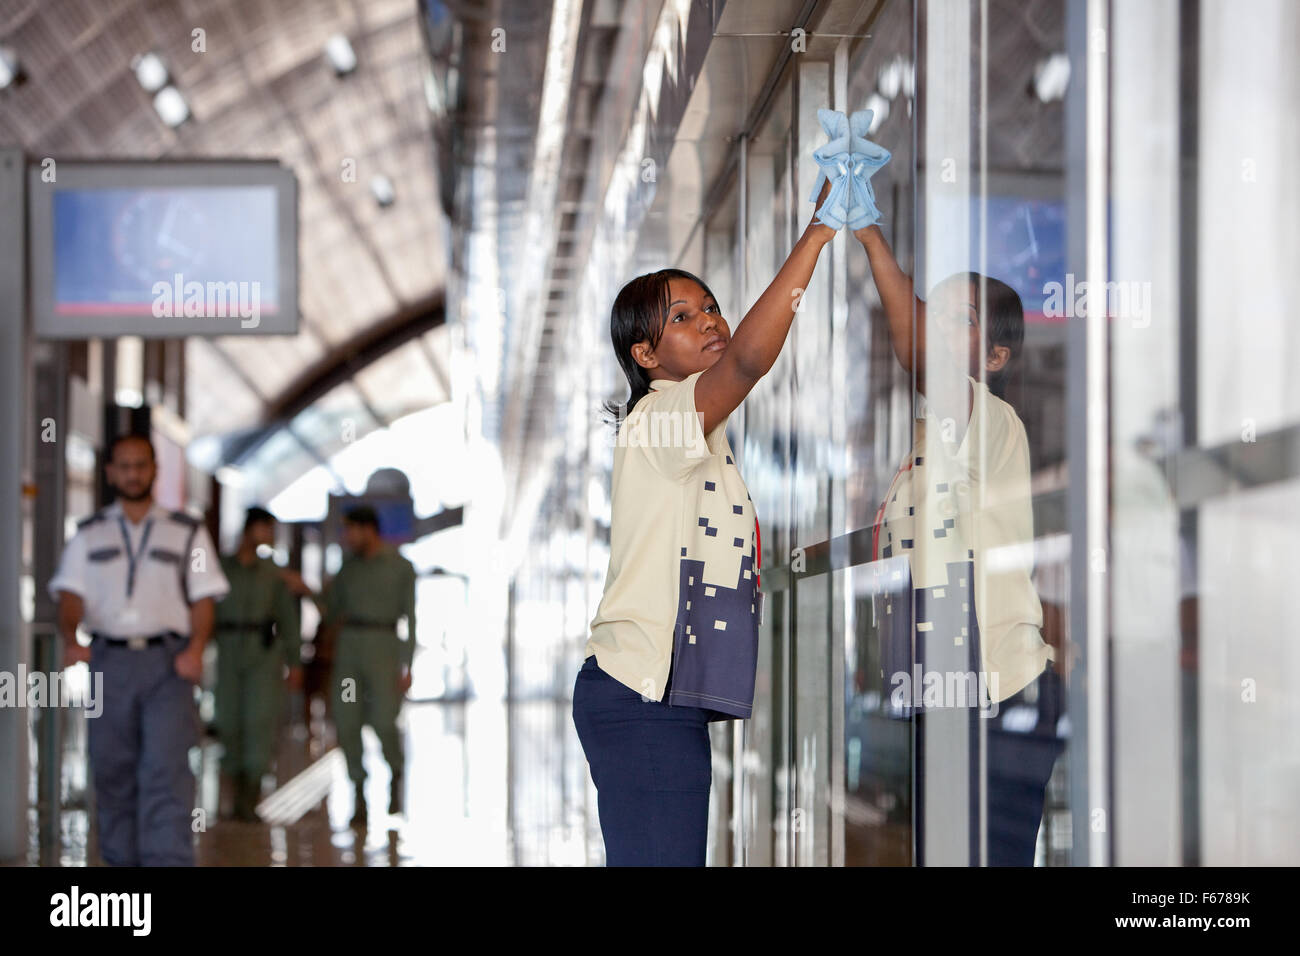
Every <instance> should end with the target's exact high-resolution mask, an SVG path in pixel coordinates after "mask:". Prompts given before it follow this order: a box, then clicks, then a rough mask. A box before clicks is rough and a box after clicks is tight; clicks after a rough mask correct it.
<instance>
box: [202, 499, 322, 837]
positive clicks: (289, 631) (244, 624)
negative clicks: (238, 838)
mask: <svg viewBox="0 0 1300 956" xmlns="http://www.w3.org/2000/svg"><path fill="white" fill-rule="evenodd" d="M274 540H275V517H274V515H272V514H271V513H270V512H269V511H266V510H264V509H262V508H250V509H248V514H247V516H246V517H245V519H244V533H243V536H242V537H241V538H240V541H239V548H238V550H236V551H235V553H234V554H228V555H224V556H223V557H222V559H221V570H222V571H223V572H224V573H225V575H226V579H227V580H228V581H229V582H230V593H229V594H227V595H226V597H225V599H224V600H223V601H222V602H221V603H220V604H218V605H217V620H216V629H215V631H216V636H217V686H216V723H217V734H218V736H219V738H220V740H221V744H222V747H223V749H224V751H225V752H224V756H223V758H222V769H223V770H224V771H225V772H226V773H227V774H228V775H229V776H230V777H231V778H233V782H234V788H235V807H234V816H235V818H236V819H239V820H256V819H257V815H256V813H255V812H254V807H255V806H256V805H257V801H258V799H259V798H260V797H261V794H262V775H263V774H264V773H266V770H267V767H269V766H270V763H271V756H272V754H273V753H274V751H275V737H276V734H275V731H276V720H277V718H278V717H279V715H280V706H281V703H282V700H283V698H282V696H281V688H282V686H283V683H284V680H285V676H284V675H285V668H286V667H287V668H288V680H289V683H290V686H292V687H295V688H296V687H299V686H301V683H302V659H301V656H300V650H301V644H302V634H301V631H300V629H299V613H298V611H299V608H298V600H297V599H296V598H295V597H294V596H293V594H292V593H291V592H290V590H289V587H288V586H287V584H286V582H285V580H284V573H283V571H282V569H281V568H280V567H279V566H278V565H277V564H276V563H275V562H274V561H272V560H271V559H270V558H259V557H258V555H257V549H258V548H259V547H261V546H262V545H267V546H270V545H271V544H272V543H273V542H274Z"/></svg>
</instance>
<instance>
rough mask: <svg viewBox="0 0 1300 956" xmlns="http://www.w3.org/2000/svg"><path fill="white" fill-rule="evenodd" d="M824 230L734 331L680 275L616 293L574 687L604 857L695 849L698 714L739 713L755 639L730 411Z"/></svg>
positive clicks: (651, 859)
mask: <svg viewBox="0 0 1300 956" xmlns="http://www.w3.org/2000/svg"><path fill="white" fill-rule="evenodd" d="M834 235H835V233H834V230H832V229H830V228H829V227H827V226H824V225H822V224H821V223H819V222H811V223H809V225H808V227H807V228H806V229H805V230H804V233H803V236H802V237H801V238H800V239H799V240H798V242H796V243H795V246H794V249H793V250H792V251H791V252H790V255H789V257H788V258H787V259H786V261H785V264H784V265H783V266H782V267H781V270H780V271H779V272H778V273H777V276H776V278H775V279H773V280H772V284H771V285H769V286H768V288H767V291H765V292H764V293H763V294H762V295H761V296H760V297H759V299H758V301H757V302H756V303H754V306H753V308H752V309H750V310H749V312H748V313H747V314H746V315H745V318H744V321H742V322H741V323H740V324H739V325H738V326H737V328H736V332H735V335H732V334H731V331H730V329H729V328H728V326H727V322H726V320H725V319H724V318H723V317H722V312H721V309H720V307H719V303H718V301H717V300H716V299H715V298H714V296H713V294H712V293H711V292H710V291H709V288H708V286H706V285H705V284H704V282H703V281H701V280H700V279H698V278H696V277H695V276H693V275H691V274H690V273H688V272H683V271H681V270H677V269H664V270H661V271H659V272H655V273H652V274H649V275H643V276H640V277H638V278H636V279H633V280H632V281H631V282H629V283H628V284H627V285H625V286H624V287H623V289H622V291H620V292H619V294H618V296H617V298H616V299H615V300H614V307H613V312H612V314H611V317H610V334H611V338H612V339H613V343H614V353H615V355H616V356H617V358H618V362H619V364H620V365H621V366H622V368H623V372H624V374H625V375H626V376H627V380H628V386H629V387H630V389H631V395H630V397H629V398H628V400H627V403H626V404H627V408H628V414H627V418H626V419H625V420H624V421H623V422H621V423H620V424H619V429H618V441H617V445H616V448H615V451H614V475H613V486H612V518H611V526H610V555H609V569H608V572H607V573H606V577H605V591H604V595H603V597H602V598H601V602H600V606H599V608H598V610H597V612H596V616H595V618H594V619H593V620H592V622H591V637H590V639H589V640H588V641H587V645H586V649H585V651H584V656H585V657H586V661H585V662H584V664H583V666H582V669H581V670H580V671H579V673H578V677H577V681H576V683H575V685H574V689H573V720H574V724H575V726H576V728H577V731H578V738H579V740H580V741H581V742H582V748H583V751H584V752H585V753H586V756H587V761H588V763H589V764H590V766H591V776H592V780H593V781H594V782H595V784H596V790H597V795H598V807H599V813H600V826H601V830H602V832H603V834H604V839H605V859H606V862H607V863H608V864H609V865H611V866H626V865H634V866H637V865H639V866H645V865H700V866H702V865H703V864H704V862H705V850H706V847H707V843H708V814H709V787H710V782H711V780H712V770H711V766H710V761H711V758H710V753H709V734H708V723H709V722H710V721H715V720H729V719H732V718H735V717H742V718H744V717H748V716H749V715H750V710H751V708H752V706H753V699H754V679H755V668H756V664H757V654H758V607H759V602H760V595H759V593H758V589H757V584H758V566H757V554H758V551H757V544H758V542H757V526H756V523H755V517H754V509H753V504H752V502H751V501H750V498H749V493H748V491H747V490H746V488H745V482H744V480H743V479H742V478H741V476H740V472H739V471H738V470H737V468H736V462H735V459H734V457H733V456H732V453H731V447H730V445H729V444H728V442H727V436H726V423H727V417H728V416H729V415H730V414H731V412H732V410H733V409H735V408H736V407H737V406H738V405H739V404H740V403H741V402H742V401H744V400H745V396H746V395H748V394H749V391H750V389H752V388H753V387H754V385H755V384H756V383H757V382H758V380H759V379H760V378H762V377H763V376H764V375H765V374H767V372H768V370H769V369H771V367H772V365H773V363H774V362H775V361H776V358H777V356H778V354H779V353H780V351H781V346H782V345H783V344H784V342H785V339H786V335H787V333H788V332H789V330H790V324H791V322H792V320H793V319H794V310H795V307H796V306H797V305H798V296H799V294H801V293H802V290H803V289H804V288H806V287H807V285H808V281H809V279H811V277H812V272H813V267H814V266H815V265H816V263H817V258H818V256H819V255H820V253H821V250H822V247H823V246H824V245H825V244H826V243H827V242H828V241H829V240H830V239H831V238H832V237H833V236H834ZM611 411H615V409H611Z"/></svg>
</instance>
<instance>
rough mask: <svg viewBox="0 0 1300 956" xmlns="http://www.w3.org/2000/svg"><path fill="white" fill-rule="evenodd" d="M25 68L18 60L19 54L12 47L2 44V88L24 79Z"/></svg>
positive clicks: (0, 74)
mask: <svg viewBox="0 0 1300 956" xmlns="http://www.w3.org/2000/svg"><path fill="white" fill-rule="evenodd" d="M22 77H23V68H22V65H21V64H19V62H18V54H17V53H15V52H14V51H13V50H12V49H11V48H10V47H7V46H0V90H3V89H7V88H8V87H9V86H10V85H12V84H14V83H18V82H20V81H21V80H22Z"/></svg>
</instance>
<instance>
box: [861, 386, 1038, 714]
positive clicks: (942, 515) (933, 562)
mask: <svg viewBox="0 0 1300 956" xmlns="http://www.w3.org/2000/svg"><path fill="white" fill-rule="evenodd" d="M970 382H971V388H972V397H973V401H972V404H971V414H970V421H969V423H968V424H967V427H966V430H965V433H964V434H963V435H962V436H961V439H960V441H957V442H954V441H952V440H950V437H949V436H947V435H945V432H944V429H943V424H942V423H941V422H939V421H938V420H937V419H936V418H935V416H934V413H933V412H932V411H930V410H929V409H927V410H926V412H925V414H924V416H923V417H921V418H918V419H917V420H916V422H915V429H916V432H915V440H914V443H913V447H912V450H911V452H910V454H909V455H908V457H907V459H906V460H905V461H904V462H903V464H902V466H901V467H900V468H899V470H898V472H897V474H896V475H895V477H894V481H893V483H892V484H891V486H890V488H889V491H888V492H887V494H886V497H885V502H884V504H883V505H882V509H881V513H882V519H881V521H880V523H879V531H878V539H877V542H876V552H877V553H876V557H878V558H881V559H888V558H891V557H897V556H900V555H906V556H907V558H908V562H909V566H910V571H911V576H912V587H913V589H914V590H915V591H916V592H917V600H916V601H915V602H914V603H915V607H916V609H917V610H916V614H917V621H916V630H917V632H918V634H921V633H925V634H926V635H927V638H928V639H936V640H945V641H947V640H952V641H953V642H955V643H958V644H960V643H963V642H964V643H966V644H968V645H973V643H974V642H975V638H976V634H978V644H979V647H980V656H981V658H982V660H981V662H980V663H981V667H982V669H983V670H984V671H985V673H986V674H988V675H990V681H989V689H990V695H991V696H992V697H993V698H994V699H995V700H1005V699H1006V698H1008V697H1010V696H1012V695H1013V694H1015V693H1016V692H1017V691H1019V690H1021V689H1022V688H1024V687H1025V685H1027V684H1028V683H1029V682H1030V681H1032V680H1033V679H1034V678H1036V677H1037V676H1038V675H1039V674H1040V673H1041V672H1042V670H1043V668H1044V667H1045V666H1046V662H1047V661H1048V659H1050V658H1051V657H1052V656H1053V652H1052V650H1051V648H1050V647H1048V646H1047V645H1046V644H1045V643H1044V642H1043V639H1042V635H1041V632H1040V628H1041V626H1042V622H1043V614H1042V605H1041V604H1040V603H1039V600H1038V594H1037V592H1036V591H1035V589H1034V585H1033V581H1032V580H1031V575H1032V572H1033V544H1034V520H1033V509H1032V498H1031V493H1030V484H1029V479H1030V467H1029V441H1028V438H1027V437H1026V435H1025V426H1024V424H1023V423H1022V422H1021V421H1020V417H1019V416H1018V415H1017V414H1016V413H1015V410H1014V409H1013V408H1012V407H1011V406H1010V405H1008V404H1007V403H1006V402H1004V401H1002V399H1000V398H998V397H997V396H996V395H994V394H992V393H991V392H990V391H989V390H988V387H987V386H985V385H984V384H983V383H981V382H977V381H975V379H973V378H972V379H970ZM992 675H996V680H997V684H996V693H994V685H993V683H992Z"/></svg>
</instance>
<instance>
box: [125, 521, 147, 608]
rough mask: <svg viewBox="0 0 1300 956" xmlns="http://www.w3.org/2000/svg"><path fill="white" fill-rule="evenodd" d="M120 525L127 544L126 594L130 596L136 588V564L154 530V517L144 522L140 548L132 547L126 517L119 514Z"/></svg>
mask: <svg viewBox="0 0 1300 956" xmlns="http://www.w3.org/2000/svg"><path fill="white" fill-rule="evenodd" d="M117 523H118V526H119V527H121V529H122V541H123V542H124V543H125V544H126V560H127V567H128V571H127V572H126V596H127V597H130V596H131V592H132V591H134V590H135V565H136V562H137V561H138V560H139V558H140V555H142V554H144V546H145V545H146V544H148V543H149V532H150V531H152V530H153V518H149V519H148V520H147V521H145V523H144V533H143V534H141V535H140V550H139V551H133V550H132V549H131V535H130V533H129V532H128V531H127V530H126V518H125V517H124V516H122V515H119V516H118V519H117Z"/></svg>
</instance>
